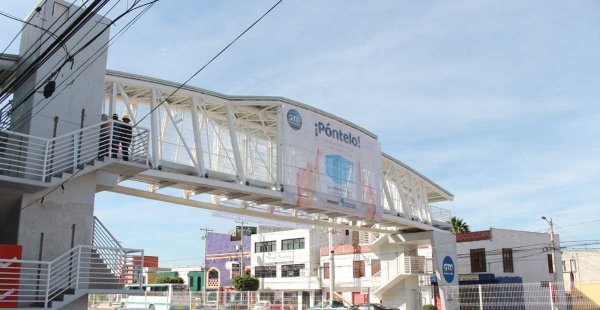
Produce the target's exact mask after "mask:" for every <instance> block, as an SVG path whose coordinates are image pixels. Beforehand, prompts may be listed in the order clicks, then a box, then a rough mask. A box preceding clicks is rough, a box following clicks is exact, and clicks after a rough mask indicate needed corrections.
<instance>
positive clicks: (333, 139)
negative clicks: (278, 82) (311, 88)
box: [280, 105, 382, 220]
mask: <svg viewBox="0 0 600 310" xmlns="http://www.w3.org/2000/svg"><path fill="white" fill-rule="evenodd" d="M282 113H283V115H282V116H283V117H281V118H280V120H281V121H282V122H283V124H280V128H281V131H280V134H281V135H282V140H281V143H282V144H283V152H282V154H283V158H282V166H283V167H282V168H283V169H282V173H283V175H282V177H283V185H284V192H283V200H284V202H285V203H288V204H295V205H297V206H299V207H303V208H315V209H321V210H331V211H335V212H341V213H344V214H347V215H354V216H356V217H360V218H363V219H367V220H378V219H380V217H381V209H382V200H381V195H382V194H381V193H382V191H381V150H380V146H379V141H377V139H375V138H373V137H371V136H368V135H366V134H364V133H362V132H360V131H359V130H356V129H354V128H352V127H350V126H347V125H344V124H342V123H340V122H337V121H334V120H333V119H330V118H328V117H325V116H322V115H319V114H317V113H314V112H311V111H308V110H305V109H302V108H298V107H295V106H290V105H284V106H283V108H282Z"/></svg>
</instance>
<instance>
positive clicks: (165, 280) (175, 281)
mask: <svg viewBox="0 0 600 310" xmlns="http://www.w3.org/2000/svg"><path fill="white" fill-rule="evenodd" d="M156 283H160V284H164V283H170V284H182V283H183V279H182V278H179V277H175V278H169V277H165V278H158V279H156Z"/></svg>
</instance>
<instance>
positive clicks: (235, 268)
mask: <svg viewBox="0 0 600 310" xmlns="http://www.w3.org/2000/svg"><path fill="white" fill-rule="evenodd" d="M239 275H240V263H231V273H230V278H231V279H233V278H234V277H235V276H239Z"/></svg>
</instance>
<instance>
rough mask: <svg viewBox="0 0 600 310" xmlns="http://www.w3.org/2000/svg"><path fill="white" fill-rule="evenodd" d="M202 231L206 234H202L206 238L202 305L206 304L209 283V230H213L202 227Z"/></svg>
mask: <svg viewBox="0 0 600 310" xmlns="http://www.w3.org/2000/svg"><path fill="white" fill-rule="evenodd" d="M200 230H201V231H204V236H202V240H204V277H203V279H204V281H202V282H203V283H202V306H203V307H204V305H206V284H207V283H208V268H206V255H207V253H208V232H211V231H213V230H212V229H209V228H200Z"/></svg>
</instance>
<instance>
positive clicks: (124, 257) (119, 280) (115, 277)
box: [0, 245, 144, 308]
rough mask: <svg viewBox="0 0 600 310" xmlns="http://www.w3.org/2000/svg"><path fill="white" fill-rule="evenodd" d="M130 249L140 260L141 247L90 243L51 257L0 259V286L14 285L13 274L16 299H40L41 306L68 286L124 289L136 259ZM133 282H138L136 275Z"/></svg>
mask: <svg viewBox="0 0 600 310" xmlns="http://www.w3.org/2000/svg"><path fill="white" fill-rule="evenodd" d="M94 253H104V254H107V255H108V256H110V257H115V258H118V259H113V258H108V259H107V258H106V257H104V258H103V257H102V255H103V254H98V255H99V257H95V256H94ZM133 253H139V257H140V259H141V261H139V263H140V264H141V263H143V257H144V256H143V255H144V254H143V253H144V252H143V250H140V249H128V248H123V247H104V246H93V245H91V246H88V245H78V246H76V247H74V248H72V249H71V250H69V251H67V252H65V253H63V254H62V255H60V256H59V257H57V258H55V259H53V260H52V261H32V260H16V259H0V263H2V264H3V265H5V266H3V269H4V270H5V271H3V272H2V273H0V287H3V288H7V287H11V286H14V285H15V282H14V280H15V277H16V278H17V279H20V281H19V282H17V284H16V285H17V287H16V289H15V290H14V291H13V293H12V294H14V295H15V296H16V298H17V300H18V301H19V303H22V304H23V303H25V304H26V303H31V304H35V303H43V307H44V308H47V307H49V305H50V302H52V301H53V300H55V299H56V298H58V297H59V296H61V294H63V293H64V292H65V291H67V290H69V289H74V290H77V289H93V288H94V285H101V286H100V288H103V289H104V288H106V287H107V286H108V287H114V288H115V289H119V290H120V289H124V287H125V284H126V283H127V282H128V283H131V282H134V281H136V278H135V277H136V274H135V273H134V270H135V269H134V268H135V266H137V265H138V261H136V259H137V258H136V256H133ZM106 266H109V270H107V269H106ZM139 276H141V275H139ZM134 283H135V282H134ZM137 283H139V284H140V285H141V284H142V283H141V281H139V279H138V282H137ZM0 302H3V303H5V302H8V301H6V300H0Z"/></svg>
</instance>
